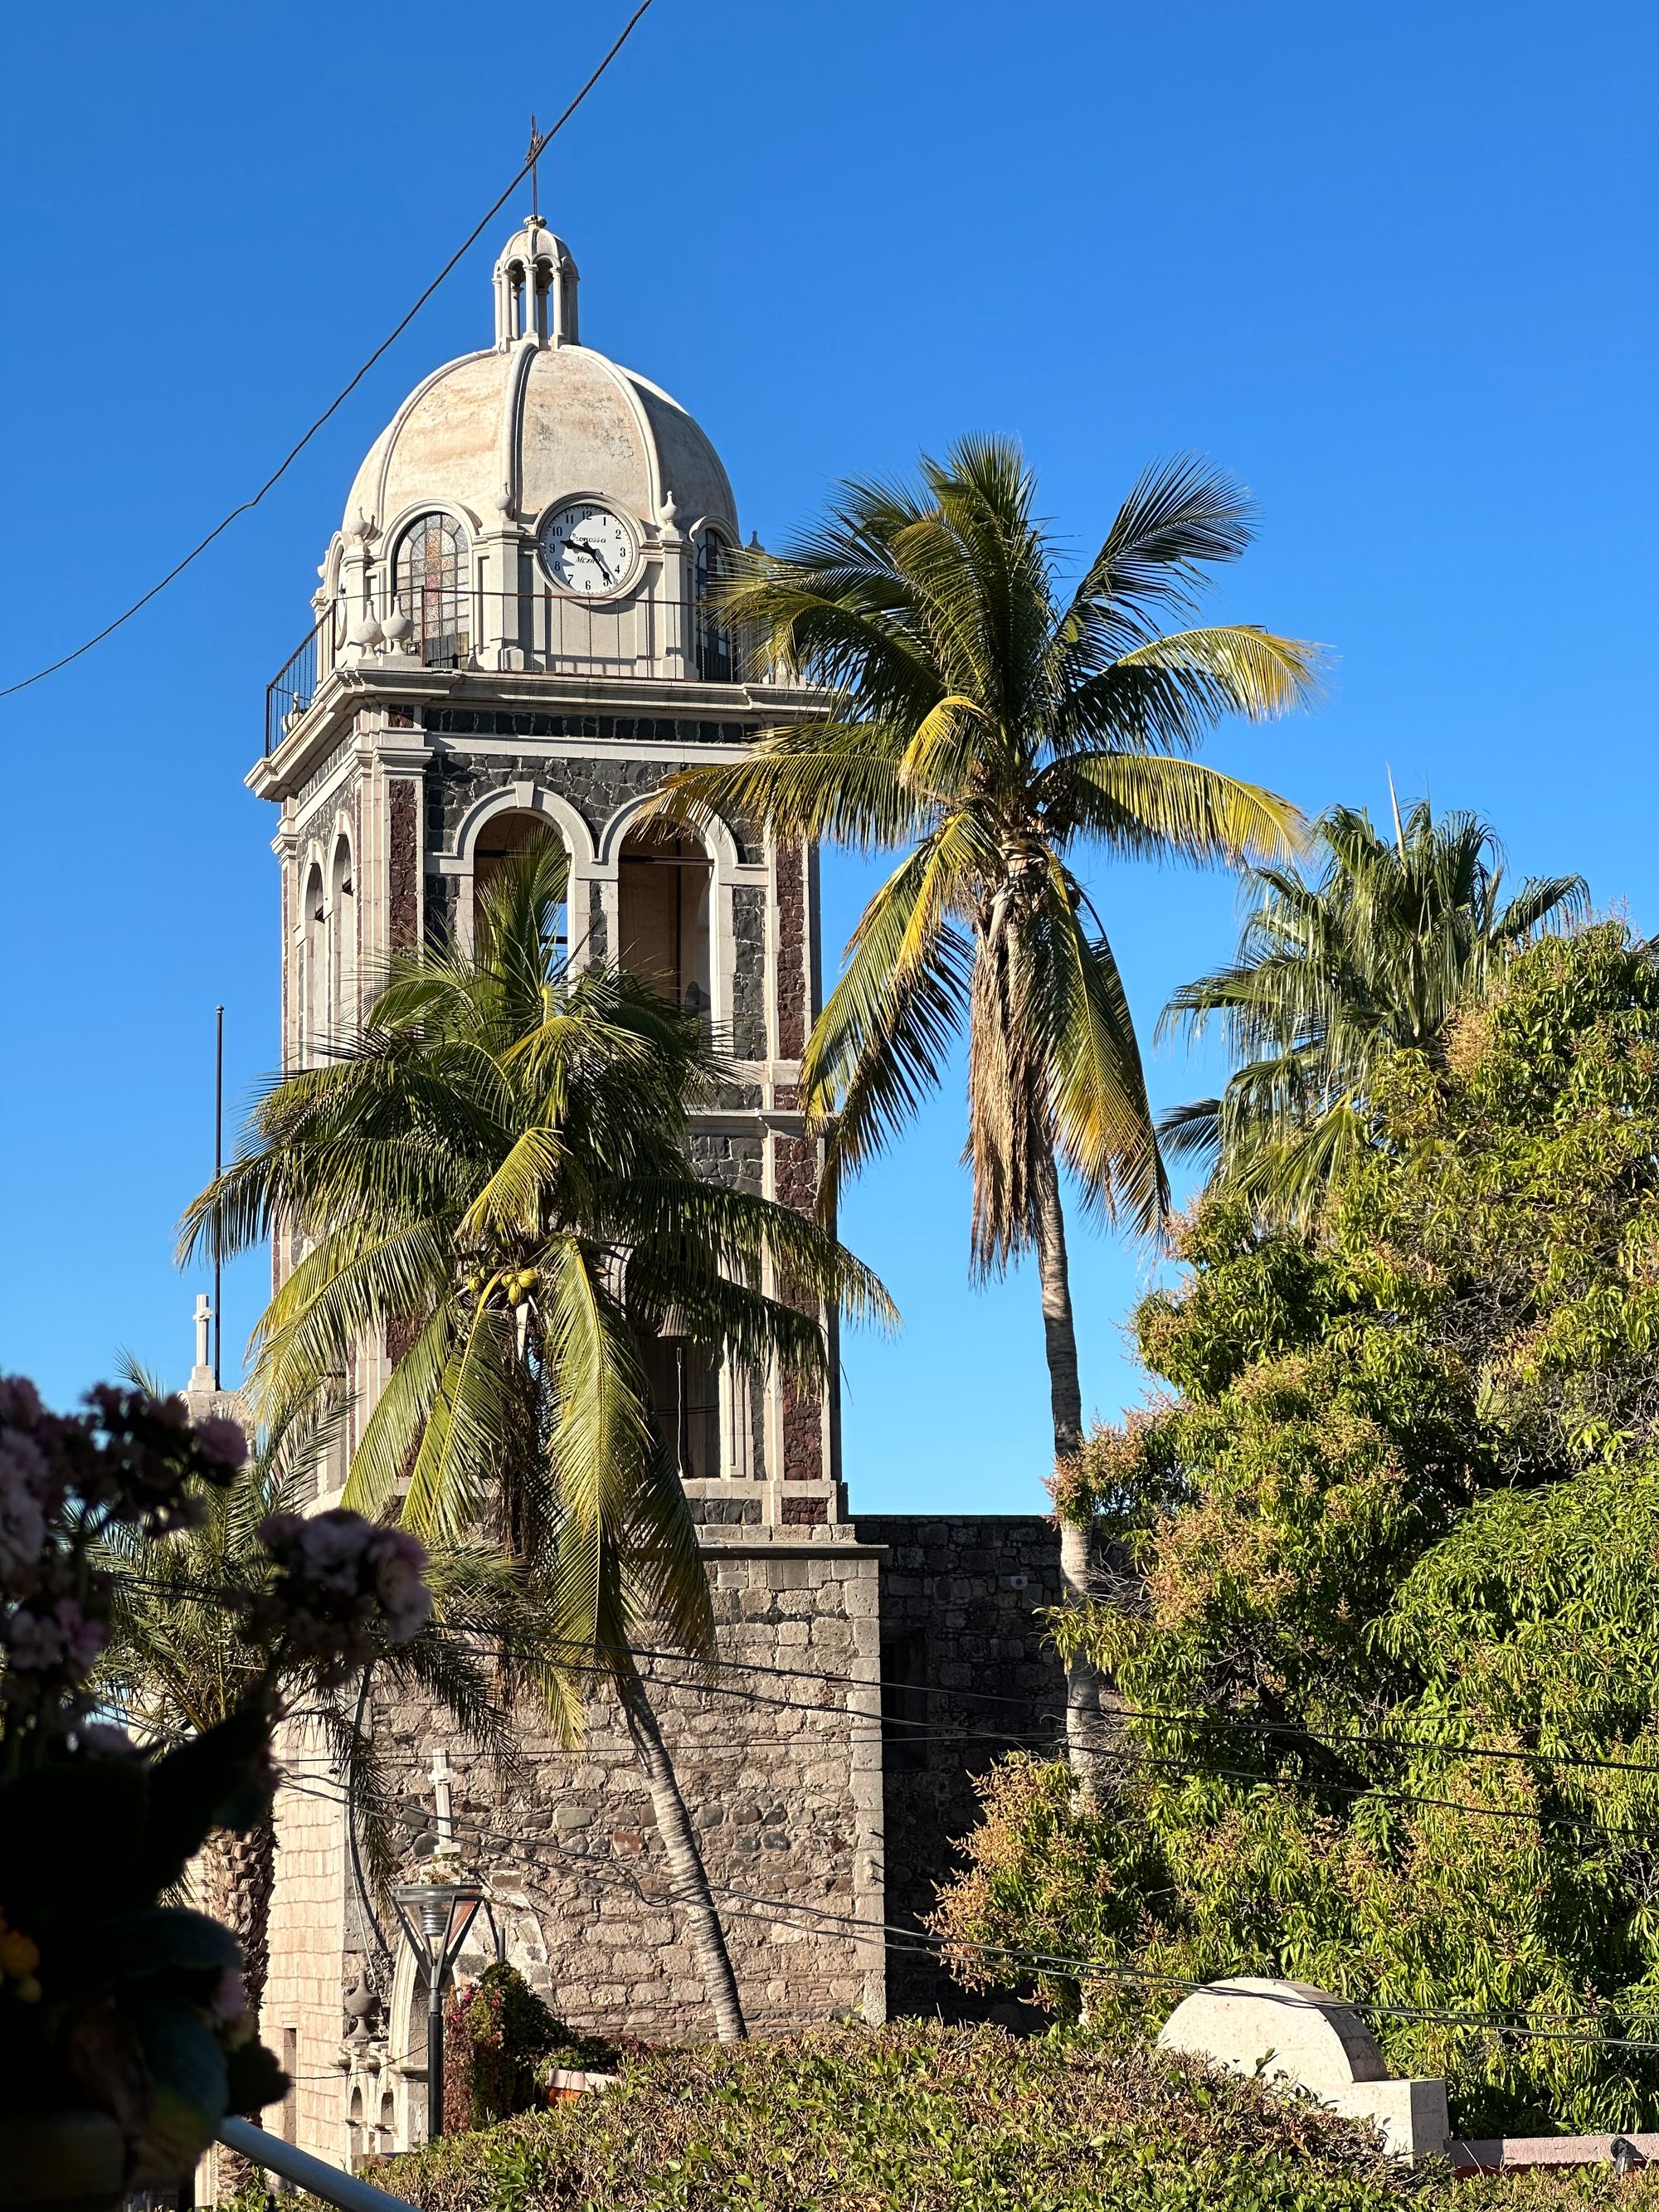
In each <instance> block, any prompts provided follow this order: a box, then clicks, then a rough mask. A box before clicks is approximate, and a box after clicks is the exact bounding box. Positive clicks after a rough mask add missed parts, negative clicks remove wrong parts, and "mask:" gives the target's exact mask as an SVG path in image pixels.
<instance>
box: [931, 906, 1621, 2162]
mask: <svg viewBox="0 0 1659 2212" xmlns="http://www.w3.org/2000/svg"><path fill="white" fill-rule="evenodd" d="M1371 1100H1372V1109H1373V1113H1374V1115H1375V1126H1374V1133H1373V1142H1372V1144H1371V1145H1370V1147H1369V1148H1367V1149H1366V1150H1365V1151H1364V1152H1362V1153H1360V1154H1358V1156H1357V1157H1355V1158H1352V1160H1351V1161H1350V1162H1349V1163H1348V1164H1346V1166H1345V1167H1344V1168H1343V1169H1342V1170H1340V1173H1339V1174H1338V1176H1337V1178H1336V1181H1335V1182H1334V1186H1333V1190H1332V1194H1331V1196H1330V1199H1329V1200H1328V1205H1327V1208H1326V1211H1325V1213H1324V1214H1323V1216H1322V1221H1321V1225H1320V1228H1319V1230H1318V1232H1317V1233H1316V1234H1300V1233H1295V1232H1283V1231H1281V1232H1274V1233H1267V1232H1264V1231H1262V1230H1261V1227H1260V1225H1258V1224H1256V1223H1255V1222H1254V1221H1253V1219H1252V1218H1251V1214H1250V1211H1249V1207H1248V1206H1246V1205H1245V1204H1244V1203H1243V1201H1242V1200H1240V1199H1239V1198H1237V1195H1235V1194H1229V1193H1226V1192H1221V1193H1218V1194H1215V1195H1213V1196H1212V1197H1211V1198H1209V1199H1208V1200H1206V1201H1204V1202H1203V1203H1202V1204H1201V1205H1200V1206H1199V1208H1198V1209H1197V1212H1196V1213H1195V1215H1194V1218H1193V1219H1192V1220H1191V1222H1190V1223H1189V1224H1188V1225H1187V1227H1186V1229H1185V1231H1184V1234H1183V1237H1182V1255H1183V1257H1184V1258H1185V1260H1186V1261H1187V1265H1188V1273H1187V1275H1186V1277H1185V1279H1184V1280H1183V1281H1182V1283H1181V1284H1179V1285H1177V1286H1176V1288H1174V1289H1172V1290H1169V1291H1158V1292H1156V1293H1155V1294H1153V1295H1152V1297H1149V1298H1147V1299H1146V1300H1145V1301H1144V1302H1143V1304H1141V1306H1140V1308H1139V1311H1138V1313H1137V1316H1136V1329H1137V1334H1138V1337H1139V1347H1140V1352H1141V1355H1142V1358H1144V1360H1145V1361H1146V1364H1147V1365H1148V1366H1149V1367H1150V1368H1151V1369H1152V1370H1153V1371H1154V1373H1155V1374H1157V1375H1158V1376H1162V1377H1163V1378H1164V1381H1165V1382H1166V1383H1168V1384H1169V1385H1170V1386H1171V1389H1172V1393H1173V1395H1169V1396H1166V1397H1163V1398H1158V1399H1154V1400H1153V1401H1151V1402H1150V1403H1149V1404H1148V1405H1147V1406H1146V1407H1145V1408H1144V1409H1143V1410H1142V1411H1141V1413H1139V1415H1138V1416H1137V1417H1136V1418H1135V1419H1133V1420H1132V1421H1130V1422H1129V1423H1127V1424H1125V1425H1121V1426H1119V1427H1116V1428H1114V1429H1109V1430H1101V1431H1098V1432H1097V1434H1096V1435H1095V1437H1093V1438H1091V1443H1090V1445H1089V1448H1088V1449H1087V1450H1086V1452H1085V1454H1084V1455H1083V1456H1082V1458H1081V1459H1080V1460H1079V1462H1078V1463H1077V1465H1076V1468H1075V1469H1074V1474H1073V1489H1072V1491H1071V1492H1070V1493H1069V1494H1068V1495H1066V1496H1065V1497H1064V1498H1062V1504H1063V1506H1064V1508H1065V1510H1067V1511H1069V1512H1070V1513H1071V1514H1073V1516H1077V1517H1079V1518H1081V1519H1083V1520H1085V1522H1086V1521H1088V1520H1090V1519H1091V1518H1093V1519H1094V1520H1095V1521H1096V1522H1097V1523H1098V1524H1099V1525H1100V1526H1101V1527H1102V1528H1103V1529H1104V1531H1105V1532H1106V1533H1107V1534H1109V1536H1110V1537H1111V1538H1113V1539H1115V1541H1116V1542H1117V1544H1118V1545H1119V1546H1120V1547H1121V1548H1122V1551H1123V1553H1125V1555H1126V1557H1127V1562H1128V1565H1129V1569H1130V1571H1129V1572H1128V1573H1127V1574H1126V1577H1125V1586H1124V1589H1123V1592H1122V1594H1121V1601H1120V1602H1118V1603H1116V1604H1115V1605H1110V1606H1106V1605H1103V1606H1100V1607H1097V1608H1096V1609H1095V1610H1094V1611H1093V1612H1092V1613H1091V1614H1089V1615H1088V1616H1086V1617H1085V1618H1082V1619H1079V1618H1078V1617H1077V1616H1075V1615H1072V1616H1066V1615H1061V1616H1060V1617H1058V1620H1057V1625H1058V1626H1059V1628H1060V1632H1061V1633H1062V1634H1063V1635H1068V1636H1073V1637H1077V1638H1080V1640H1082V1641H1083V1642H1085V1644H1086V1645H1087V1648H1088V1649H1089V1650H1090V1651H1091V1654H1092V1656H1093V1657H1094V1659H1095V1661H1096V1662H1097V1664H1098V1665H1100V1666H1101V1667H1103V1668H1105V1669H1107V1670H1108V1671H1109V1673H1110V1674H1111V1677H1112V1679H1113V1680H1114V1683H1115V1686H1116V1689H1117V1692H1118V1694H1119V1697H1120V1699H1121V1707H1122V1710H1121V1714H1120V1717H1119V1722H1118V1729H1119V1734H1118V1735H1117V1738H1116V1740H1115V1742H1114V1744H1113V1745H1112V1747H1111V1753H1110V1761H1109V1767H1110V1773H1111V1783H1110V1788H1109V1791H1108V1792H1107V1793H1106V1794H1105V1795H1104V1796H1101V1797H1099V1798H1098V1799H1097V1801H1096V1802H1092V1803H1085V1802H1080V1801H1079V1796H1078V1794H1077V1792H1076V1790H1075V1789H1074V1787H1073V1784H1072V1780H1071V1778H1070V1776H1069V1774H1068V1772H1067V1771H1066V1768H1065V1767H1064V1766H1060V1765H1053V1766H1045V1765H1042V1764H1041V1763H1040V1762H1032V1761H1027V1762H1021V1763H1015V1764H1012V1765H1005V1766H1004V1767H1003V1768H1002V1769H1001V1770H1000V1771H999V1773H998V1775H997V1776H996V1778H995V1779H994V1782H993V1784H991V1785H990V1787H989V1789H988V1791H987V1820H986V1822H985V1824H984V1826H982V1828H981V1830H980V1831H979V1832H978V1834H977V1835H976V1837H975V1840H974V1844H973V1846H972V1849H971V1851H970V1854H969V1859H970V1864H969V1873H968V1875H967V1876H966V1878H965V1879H964V1881H963V1883H962V1884H960V1885H959V1886H958V1887H957V1889H956V1891H955V1892H954V1893H952V1895H951V1897H950V1898H949V1899H947V1901H946V1905H945V1911H944V1916H943V1919H942V1922H941V1925H942V1927H943V1928H944V1929H945V1932H946V1933H947V1934H948V1935H950V1936H953V1937H955V1938H958V1939H961V1940H962V1941H963V1942H964V1943H966V1942H1004V1943H1007V1944H1009V1945H1010V1946H1011V1947H1013V1948H1017V1949H1018V1950H1020V1951H1022V1952H1023V1953H1024V1954H1025V1955H1026V1956H1028V1957H1029V1956H1031V1955H1032V1954H1041V1953H1048V1954H1054V1956H1056V1957H1059V1958H1067V1957H1070V1958H1079V1957H1081V1958H1084V1959H1086V1960H1093V1961H1097V1962H1098V1965H1099V1966H1100V1968H1101V1969H1102V1972H1103V1976H1104V1981H1103V1984H1102V1986H1103V1988H1105V1989H1108V1990H1109V1989H1110V1986H1111V1983H1110V1975H1111V1970H1112V1969H1113V1968H1114V1967H1115V1966H1130V1967H1132V1968H1133V1969H1134V1970H1135V1971H1137V1972H1142V1973H1148V1974H1151V1975H1152V1976H1154V1977H1157V1976H1159V1975H1170V1976H1196V1977H1199V1978H1208V1977H1211V1976H1213V1975H1217V1974H1221V1973H1227V1972H1240V1971H1244V1972H1250V1971H1255V1972H1276V1973H1283V1974H1287V1975H1291V1976H1294V1977H1296V1978H1304V1979H1307V1980H1310V1981H1312V1982H1316V1983H1319V1984H1323V1985H1325V1986H1327V1987H1328V1988H1332V1989H1334V1990H1337V1991H1339V1992H1340V1993H1341V1994H1344V1995H1346V1996H1350V1997H1352V1998H1353V1999H1355V2000H1357V2001H1359V2002H1362V2003H1366V2002H1369V2003H1371V2004H1377V2005H1382V2006H1392V2007H1397V2008H1401V2009H1402V2011H1405V2012H1407V2013H1409V2012H1411V2011H1413V2010H1418V2011H1420V2012H1422V2013H1424V2014H1425V2015H1432V2014H1435V2013H1444V2014H1449V2015H1455V2016H1459V2017H1461V2019H1462V2021H1463V2022H1464V2023H1467V2022H1468V2021H1471V2020H1474V2021H1498V2022H1501V2023H1504V2024H1505V2025H1506V2026H1508V2027H1510V2028H1512V2029H1513V2030H1514V2031H1516V2032H1515V2033H1507V2034H1506V2033H1501V2032H1497V2031H1496V2030H1494V2029H1492V2028H1488V2027H1479V2026H1474V2027H1472V2026H1469V2025H1468V2024H1462V2025H1459V2024H1456V2021H1455V2020H1454V2021H1442V2020H1436V2019H1434V2018H1432V2017H1422V2018H1412V2017H1395V2018H1391V2017H1386V2016H1385V2017H1380V2018H1378V2019H1377V2021H1376V2028H1377V2032H1378V2034H1379V2037H1380V2039H1381V2040H1382V2041H1383V2045H1384V2048H1385V2050H1386V2051H1387V2052H1388V2054H1389V2058H1390V2060H1391V2062H1392V2070H1394V2071H1395V2072H1396V2073H1399V2074H1429V2075H1446V2076H1448V2077H1449V2080H1450V2081H1451V2083H1452V2087H1453V2091H1454V2097H1455V2110H1456V2114H1457V2117H1458V2119H1459V2122H1460V2124H1461V2126H1462V2129H1463V2130H1464V2131H1465V2132H1467V2133H1470V2134H1484V2133H1489V2132H1495V2131H1497V2130H1500V2129H1503V2128H1509V2129H1514V2130H1522V2131H1525V2130H1528V2129H1529V2128H1532V2127H1534V2126H1538V2125H1542V2124H1551V2123H1554V2122H1562V2123H1566V2124H1573V2125H1577V2126H1580V2127H1589V2126H1595V2127H1601V2128H1607V2127H1610V2126H1619V2127H1626V2128H1628V2127H1632V2126H1646V2125H1649V2124H1651V2123H1652V2121H1653V2119H1654V2118H1656V2116H1659V2064H1656V2059H1655V2055H1654V2051H1653V2048H1652V2046H1653V2045H1656V2043H1659V1911H1656V1908H1655V1885H1654V1877H1653V1869H1654V1866H1655V1863H1656V1851H1659V1699H1656V1684H1659V1589H1656V1583H1655V1579H1654V1576H1653V1573H1652V1565H1651V1562H1652V1559H1653V1558H1654V1556H1655V1553H1656V1546H1659V1388H1656V1383H1655V1378H1654V1348H1655V1346H1656V1345H1659V1164H1656V1163H1659V960H1656V957H1655V955H1654V953H1653V952H1652V951H1650V950H1649V948H1648V947H1646V946H1645V945H1641V944H1638V943H1635V942H1633V941H1632V939H1631V938H1630V936H1629V934H1628V933H1627V932H1626V930H1625V929H1623V928H1622V927H1620V926H1617V925H1613V924H1607V925H1602V926H1600V927H1595V928H1592V929H1589V930H1588V931H1585V932H1584V933H1582V934H1580V935H1578V936H1576V937H1572V938H1563V937H1546V938H1544V939H1541V941H1540V942H1539V943H1538V944H1536V945H1532V946H1530V947H1528V948H1527V949H1526V950H1525V951H1522V952H1520V953H1518V954H1517V955H1516V957H1515V958H1514V959H1513V960H1512V961H1510V963H1508V964H1507V966H1506V968H1505V969H1504V972H1503V973H1502V975H1500V976H1499V977H1498V980H1497V981H1496V982H1495V984H1494V985H1493V987H1492V990H1491V992H1490V993H1489V994H1488V995H1487V997H1486V998H1485V999H1484V1000H1472V1001H1469V1002H1468V1003H1466V1005H1465V1006H1464V1007H1463V1009H1462V1012H1460V1013H1459V1014H1457V1015H1456V1016H1455V1018H1454V1019H1453V1021H1452V1023H1451V1025H1450V1027H1449V1031H1448V1033H1447V1035H1446V1036H1445V1038H1444V1042H1443V1051H1442V1052H1441V1054H1439V1056H1438V1060H1437V1062H1436V1061H1431V1060H1430V1059H1429V1058H1428V1057H1427V1055H1425V1054H1422V1053H1419V1052H1396V1053H1395V1054H1393V1055H1392V1056H1391V1057H1390V1058H1389V1059H1388V1060H1386V1061H1384V1062H1383V1063H1381V1064H1380V1065H1379V1066H1376V1068H1375V1069H1374V1071H1373V1075H1372V1079H1371ZM1602 1761H1605V1762H1607V1763H1605V1764H1603V1763H1598V1762H1602ZM964 1957H965V1954H964ZM1043 1971H1045V1972H1046V1974H1047V1980H1048V1991H1047V1993H1048V1996H1049V1997H1050V1999H1051V2000H1052V2001H1054V2002H1061V2003H1065V2002H1071V2001H1073V1999H1072V1993H1071V1992H1070V1991H1068V1990H1067V1989H1066V1987H1065V1986H1064V1983H1065V1976H1064V1974H1063V1972H1060V1971H1059V1970H1057V1969H1054V1968H1052V1967H1051V1968H1049V1969H1046V1970H1043ZM1141 1986H1142V1990H1143V1994H1142V1995H1141V1996H1139V1997H1138V1998H1136V1997H1133V1996H1131V1995H1130V1994H1129V1993H1128V1991H1127V1990H1123V1991H1120V1993H1119V1995H1118V1997H1117V1998H1116V1999H1115V2002H1121V2003H1124V2004H1126V2005H1129V2006H1131V2007H1132V2008H1133V2006H1134V2005H1136V2004H1139V2005H1141V2006H1145V2007H1150V2006H1152V2004H1154V2003H1158V2002H1160V2001H1161V2004H1162V2008H1163V2009H1165V2010H1167V2009H1168V2008H1169V2005H1170V2003H1172V2002H1173V2001H1174V1996H1175V1994H1176V1992H1174V1991H1173V1990H1168V1991H1163V1990H1158V1987H1157V1985H1156V1984H1153V1985H1152V1988H1151V1990H1150V1991H1147V1990H1146V1986H1145V1985H1141ZM1630 2045H1635V2046H1637V2047H1635V2048H1632V2047H1629V2046H1630ZM1644 2046H1645V2047H1644Z"/></svg>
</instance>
